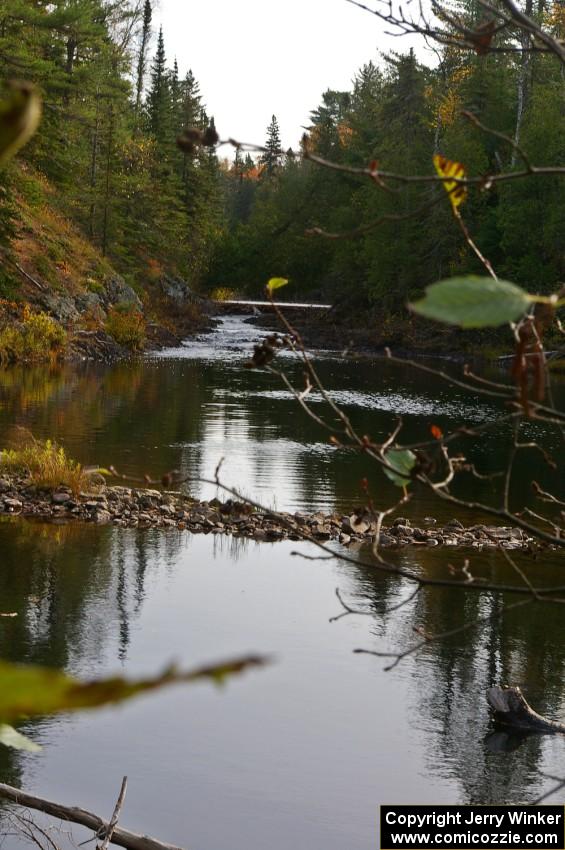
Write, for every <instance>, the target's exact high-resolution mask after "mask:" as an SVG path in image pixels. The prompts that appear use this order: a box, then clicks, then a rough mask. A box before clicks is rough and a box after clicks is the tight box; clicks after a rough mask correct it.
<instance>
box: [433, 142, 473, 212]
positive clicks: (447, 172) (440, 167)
mask: <svg viewBox="0 0 565 850" xmlns="http://www.w3.org/2000/svg"><path fill="white" fill-rule="evenodd" d="M434 166H435V170H436V171H437V173H438V174H439V176H440V177H442V178H444V180H443V186H444V188H445V191H446V192H447V194H448V195H449V200H450V201H451V206H452V207H453V209H454V210H456V209H457V207H458V206H459V205H460V204H462V203H463V201H464V200H465V198H466V197H467V189H466V188H465V186H463V185H462V184H461V183H457V182H456V180H464V179H465V168H464V167H463V166H462V165H461V163H460V162H453V160H451V159H446V158H445V157H444V156H442V155H441V154H439V153H436V154H435V156H434ZM449 178H452V179H449ZM453 178H456V179H455V180H454V179H453Z"/></svg>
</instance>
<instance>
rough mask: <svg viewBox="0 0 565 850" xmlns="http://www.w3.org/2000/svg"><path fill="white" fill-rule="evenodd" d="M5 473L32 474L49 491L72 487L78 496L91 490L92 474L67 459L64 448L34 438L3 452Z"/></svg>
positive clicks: (0, 466)
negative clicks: (84, 491) (89, 487)
mask: <svg viewBox="0 0 565 850" xmlns="http://www.w3.org/2000/svg"><path fill="white" fill-rule="evenodd" d="M3 470H5V471H6V472H16V473H18V472H19V473H22V472H23V473H25V474H26V475H29V477H30V478H31V480H32V481H33V483H34V484H35V485H36V486H37V487H40V488H45V489H47V490H56V489H57V488H58V487H68V488H69V489H70V490H71V491H72V492H73V493H75V494H77V493H80V491H81V490H84V489H86V488H87V487H88V485H89V483H90V479H91V475H92V473H90V472H86V471H85V470H84V469H83V468H82V466H81V465H80V463H77V462H76V461H74V460H71V459H70V458H69V457H67V453H66V452H65V450H64V448H62V446H58V445H57V444H56V443H54V442H52V441H51V440H46V441H45V442H41V441H39V440H35V439H34V438H33V437H30V439H29V440H28V441H27V442H26V443H25V444H24V445H22V446H20V447H18V448H13V449H4V450H3V451H1V452H0V472H1V471H3Z"/></svg>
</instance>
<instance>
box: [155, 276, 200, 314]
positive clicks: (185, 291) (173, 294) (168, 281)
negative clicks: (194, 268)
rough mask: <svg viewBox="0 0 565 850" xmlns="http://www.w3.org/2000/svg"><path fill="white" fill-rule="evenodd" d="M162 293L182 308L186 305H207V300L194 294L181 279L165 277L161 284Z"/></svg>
mask: <svg viewBox="0 0 565 850" xmlns="http://www.w3.org/2000/svg"><path fill="white" fill-rule="evenodd" d="M160 286H161V292H162V293H163V295H164V296H165V298H168V299H169V300H170V301H174V303H175V304H177V305H178V306H180V307H182V306H185V305H186V304H199V305H202V304H205V303H206V299H205V298H202V296H201V295H198V293H196V292H194V291H193V290H192V289H191V288H190V286H189V285H188V283H187V282H186V281H185V280H183V279H182V278H180V277H171V276H170V275H164V277H162V278H161V282H160Z"/></svg>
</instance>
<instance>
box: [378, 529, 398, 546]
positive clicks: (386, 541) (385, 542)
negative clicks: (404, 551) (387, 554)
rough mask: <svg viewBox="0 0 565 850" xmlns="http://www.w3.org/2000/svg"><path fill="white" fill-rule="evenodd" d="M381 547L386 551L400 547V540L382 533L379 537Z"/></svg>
mask: <svg viewBox="0 0 565 850" xmlns="http://www.w3.org/2000/svg"><path fill="white" fill-rule="evenodd" d="M379 546H384V547H385V548H386V549H390V548H391V547H392V546H398V540H397V539H396V537H391V536H390V534H384V533H382V534H381V535H380V536H379Z"/></svg>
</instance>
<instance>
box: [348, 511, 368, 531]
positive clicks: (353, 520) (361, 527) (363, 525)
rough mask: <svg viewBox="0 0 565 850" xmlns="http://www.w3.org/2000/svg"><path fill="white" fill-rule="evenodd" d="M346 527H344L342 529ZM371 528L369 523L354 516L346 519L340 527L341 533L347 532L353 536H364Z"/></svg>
mask: <svg viewBox="0 0 565 850" xmlns="http://www.w3.org/2000/svg"><path fill="white" fill-rule="evenodd" d="M344 526H346V527H344ZM370 528H371V523H370V522H368V521H367V520H366V519H363V518H362V517H358V516H357V515H356V514H352V515H351V516H350V517H348V519H347V521H346V523H344V525H342V531H345V532H346V533H347V532H348V530H351V531H353V532H354V533H355V534H366V533H367V532H368V531H369V529H370Z"/></svg>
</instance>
